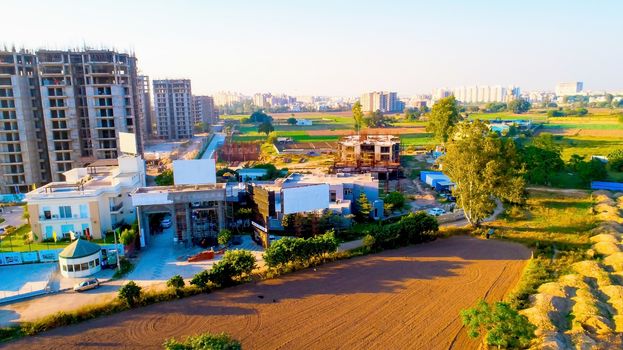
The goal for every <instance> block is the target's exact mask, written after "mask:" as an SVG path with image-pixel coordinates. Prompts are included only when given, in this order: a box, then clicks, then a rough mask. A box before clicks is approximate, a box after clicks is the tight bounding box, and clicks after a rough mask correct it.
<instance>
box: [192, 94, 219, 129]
mask: <svg viewBox="0 0 623 350" xmlns="http://www.w3.org/2000/svg"><path fill="white" fill-rule="evenodd" d="M217 121H218V113H217V112H216V109H215V108H214V98H212V96H193V122H194V123H204V124H206V125H208V126H209V125H212V124H215V123H216V122H217Z"/></svg>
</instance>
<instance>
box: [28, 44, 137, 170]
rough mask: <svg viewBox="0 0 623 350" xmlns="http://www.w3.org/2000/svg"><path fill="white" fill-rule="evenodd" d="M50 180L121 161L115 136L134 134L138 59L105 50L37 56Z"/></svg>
mask: <svg viewBox="0 0 623 350" xmlns="http://www.w3.org/2000/svg"><path fill="white" fill-rule="evenodd" d="M36 55H37V62H38V71H39V85H40V92H41V105H42V109H43V117H44V118H43V119H44V121H45V132H46V139H47V140H48V154H49V161H50V170H51V174H52V176H51V179H52V181H63V180H64V177H63V175H62V173H63V172H65V171H68V170H70V169H73V168H77V167H83V166H84V165H86V164H88V163H91V162H93V161H95V160H97V159H116V158H117V157H118V156H119V143H118V137H119V132H120V131H121V132H131V133H135V134H136V138H137V148H138V150H139V152H141V151H142V144H141V135H140V132H141V130H140V128H139V127H137V126H138V123H137V118H136V115H137V114H136V111H137V110H138V101H137V100H136V99H135V98H134V97H133V96H134V94H135V91H136V90H137V73H136V58H135V57H134V56H132V55H129V54H125V53H117V52H114V51H108V50H85V51H81V52H78V51H48V50H41V51H38V52H37V53H36Z"/></svg>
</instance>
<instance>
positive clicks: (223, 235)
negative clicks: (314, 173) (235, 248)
mask: <svg viewBox="0 0 623 350" xmlns="http://www.w3.org/2000/svg"><path fill="white" fill-rule="evenodd" d="M233 236H234V235H233V233H231V231H230V230H228V229H222V230H221V232H219V233H218V244H220V245H226V244H227V243H229V241H231V239H232V237H233Z"/></svg>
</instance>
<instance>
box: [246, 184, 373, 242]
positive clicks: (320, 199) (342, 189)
mask: <svg viewBox="0 0 623 350" xmlns="http://www.w3.org/2000/svg"><path fill="white" fill-rule="evenodd" d="M248 192H249V195H250V199H251V203H252V204H251V206H252V209H253V212H254V222H253V227H254V229H255V230H256V234H257V236H258V237H261V236H262V235H266V234H268V233H271V232H273V231H275V230H283V226H282V225H281V220H282V219H283V218H284V216H285V215H289V214H297V213H310V212H321V211H324V210H327V209H328V210H331V211H333V212H334V213H336V214H338V215H341V216H347V215H349V214H351V213H352V212H353V210H355V208H354V206H355V203H356V200H357V199H358V198H359V196H360V195H361V194H362V193H364V194H365V195H366V197H367V198H368V200H369V201H370V203H372V202H374V201H375V200H377V199H378V198H379V182H378V180H377V179H375V178H374V177H373V176H372V174H334V175H326V174H321V175H311V174H291V175H290V176H289V177H287V178H285V179H277V180H275V181H273V182H255V183H252V184H250V185H249V186H248Z"/></svg>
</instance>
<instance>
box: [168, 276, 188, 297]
mask: <svg viewBox="0 0 623 350" xmlns="http://www.w3.org/2000/svg"><path fill="white" fill-rule="evenodd" d="M185 285H186V282H184V278H183V277H182V276H180V275H175V276H173V277H171V278H169V280H168V281H167V287H169V288H171V289H173V290H174V291H175V294H176V295H177V296H178V297H180V292H181V290H182V289H183V288H184V286H185Z"/></svg>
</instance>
